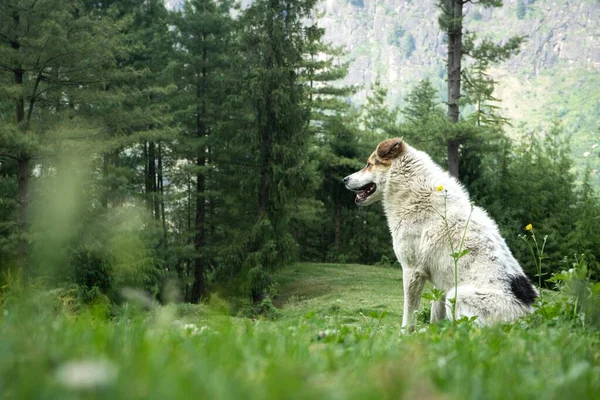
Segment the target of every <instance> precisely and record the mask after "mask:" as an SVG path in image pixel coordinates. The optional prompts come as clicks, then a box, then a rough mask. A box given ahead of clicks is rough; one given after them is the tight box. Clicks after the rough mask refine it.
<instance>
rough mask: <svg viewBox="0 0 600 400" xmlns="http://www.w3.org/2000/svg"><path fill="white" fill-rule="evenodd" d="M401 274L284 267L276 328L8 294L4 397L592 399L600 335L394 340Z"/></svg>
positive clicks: (435, 331)
mask: <svg viewBox="0 0 600 400" xmlns="http://www.w3.org/2000/svg"><path fill="white" fill-rule="evenodd" d="M400 275H401V273H400V271H399V270H397V269H391V268H378V267H368V266H359V265H331V264H297V265H294V266H291V267H289V268H287V269H285V270H283V271H281V273H280V274H278V275H277V282H278V289H279V293H280V295H279V296H278V299H277V301H276V302H278V303H279V304H281V307H282V309H281V318H280V319H278V320H276V321H269V320H263V319H254V320H253V319H247V318H236V317H230V316H226V315H223V312H222V310H223V303H222V301H218V300H214V299H213V301H211V302H210V304H209V305H204V306H189V305H179V306H166V307H157V308H155V309H153V310H151V311H147V312H146V311H140V310H139V309H136V308H135V307H133V306H125V307H121V308H119V309H118V315H117V316H113V317H111V318H107V316H106V309H105V308H104V307H103V306H101V305H100V306H97V307H92V308H90V309H88V310H84V311H80V312H78V313H77V314H73V313H72V312H68V311H65V310H66V309H69V306H68V305H69V304H70V303H69V300H70V299H69V298H68V296H56V293H38V294H36V295H34V296H32V295H31V294H29V293H22V294H20V295H14V294H13V295H8V296H7V297H6V299H5V300H4V305H3V313H2V314H1V317H0V318H1V320H0V321H1V322H0V335H1V336H0V337H1V340H0V393H1V397H2V398H4V399H26V398H36V399H38V398H39V399H71V398H111V399H112V398H128V399H149V398H151V399H153V398H155V399H187V398H199V399H203V398H207V399H268V398H276V399H279V398H285V399H296V398H297V399H305V398H310V399H322V398H324V399H347V398H349V399H352V398H356V399H382V398H393V399H398V398H406V399H417V398H418V399H507V398H510V399H537V398H543V399H568V398H573V399H593V398H598V397H599V395H598V393H600V379H599V377H600V346H599V336H598V334H597V333H595V332H593V331H586V330H583V329H582V328H575V325H574V324H572V323H569V322H564V321H562V320H561V319H550V320H547V319H544V318H541V317H539V316H534V317H532V318H530V319H527V320H523V321H520V322H518V323H516V324H514V325H507V326H499V327H493V328H485V329H478V328H475V327H474V326H472V325H471V324H468V323H462V324H459V325H458V326H456V327H452V326H451V325H450V324H441V325H436V326H429V325H427V324H424V323H423V322H421V323H420V324H421V325H420V328H421V331H420V332H417V333H415V334H412V335H410V336H401V335H400V333H399V330H400V329H399V328H400V314H401V311H400V310H401V305H402V282H401V281H400V279H399V278H400ZM24 297H26V299H24ZM421 319H423V318H421ZM184 324H193V326H188V327H187V328H186V327H185V325H184ZM81 360H87V361H90V362H91V363H92V364H91V367H90V373H89V374H88V375H89V376H87V377H88V378H89V377H90V376H91V378H90V381H88V382H87V383H86V382H85V381H82V380H80V381H79V382H80V385H79V386H78V385H76V384H75V383H76V382H71V383H69V382H70V381H69V378H70V379H71V380H72V379H75V378H76V376H73V375H74V374H73V373H72V372H69V371H68V368H67V367H68V365H69V363H70V362H73V361H81ZM84 375H85V374H84ZM84 378H85V376H84ZM102 378H103V379H102ZM80 379H83V378H81V377H80ZM95 380H97V381H96V382H95ZM81 382H83V384H82V383H81Z"/></svg>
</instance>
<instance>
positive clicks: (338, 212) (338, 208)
mask: <svg viewBox="0 0 600 400" xmlns="http://www.w3.org/2000/svg"><path fill="white" fill-rule="evenodd" d="M341 224H342V202H341V201H340V200H339V199H336V201H335V238H334V241H333V243H334V245H335V251H336V253H338V254H339V252H340V237H341Z"/></svg>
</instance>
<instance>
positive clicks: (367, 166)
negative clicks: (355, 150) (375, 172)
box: [365, 161, 373, 168]
mask: <svg viewBox="0 0 600 400" xmlns="http://www.w3.org/2000/svg"><path fill="white" fill-rule="evenodd" d="M371 165H373V164H371V163H370V162H368V161H367V165H366V166H365V168H369V167H370V166H371Z"/></svg>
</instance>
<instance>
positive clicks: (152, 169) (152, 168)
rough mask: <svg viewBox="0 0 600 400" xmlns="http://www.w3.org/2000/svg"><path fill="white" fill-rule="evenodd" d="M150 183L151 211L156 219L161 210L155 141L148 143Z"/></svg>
mask: <svg viewBox="0 0 600 400" xmlns="http://www.w3.org/2000/svg"><path fill="white" fill-rule="evenodd" d="M148 184H149V189H150V193H149V195H150V212H152V214H153V216H154V219H158V218H159V214H160V212H159V209H158V201H157V198H156V193H157V188H156V186H157V184H156V143H154V142H149V143H148Z"/></svg>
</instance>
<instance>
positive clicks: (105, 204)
mask: <svg viewBox="0 0 600 400" xmlns="http://www.w3.org/2000/svg"><path fill="white" fill-rule="evenodd" d="M109 157H110V153H104V154H103V155H102V177H103V178H104V193H102V207H103V208H108V187H107V186H106V183H107V182H108V167H109V163H110V160H109Z"/></svg>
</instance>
